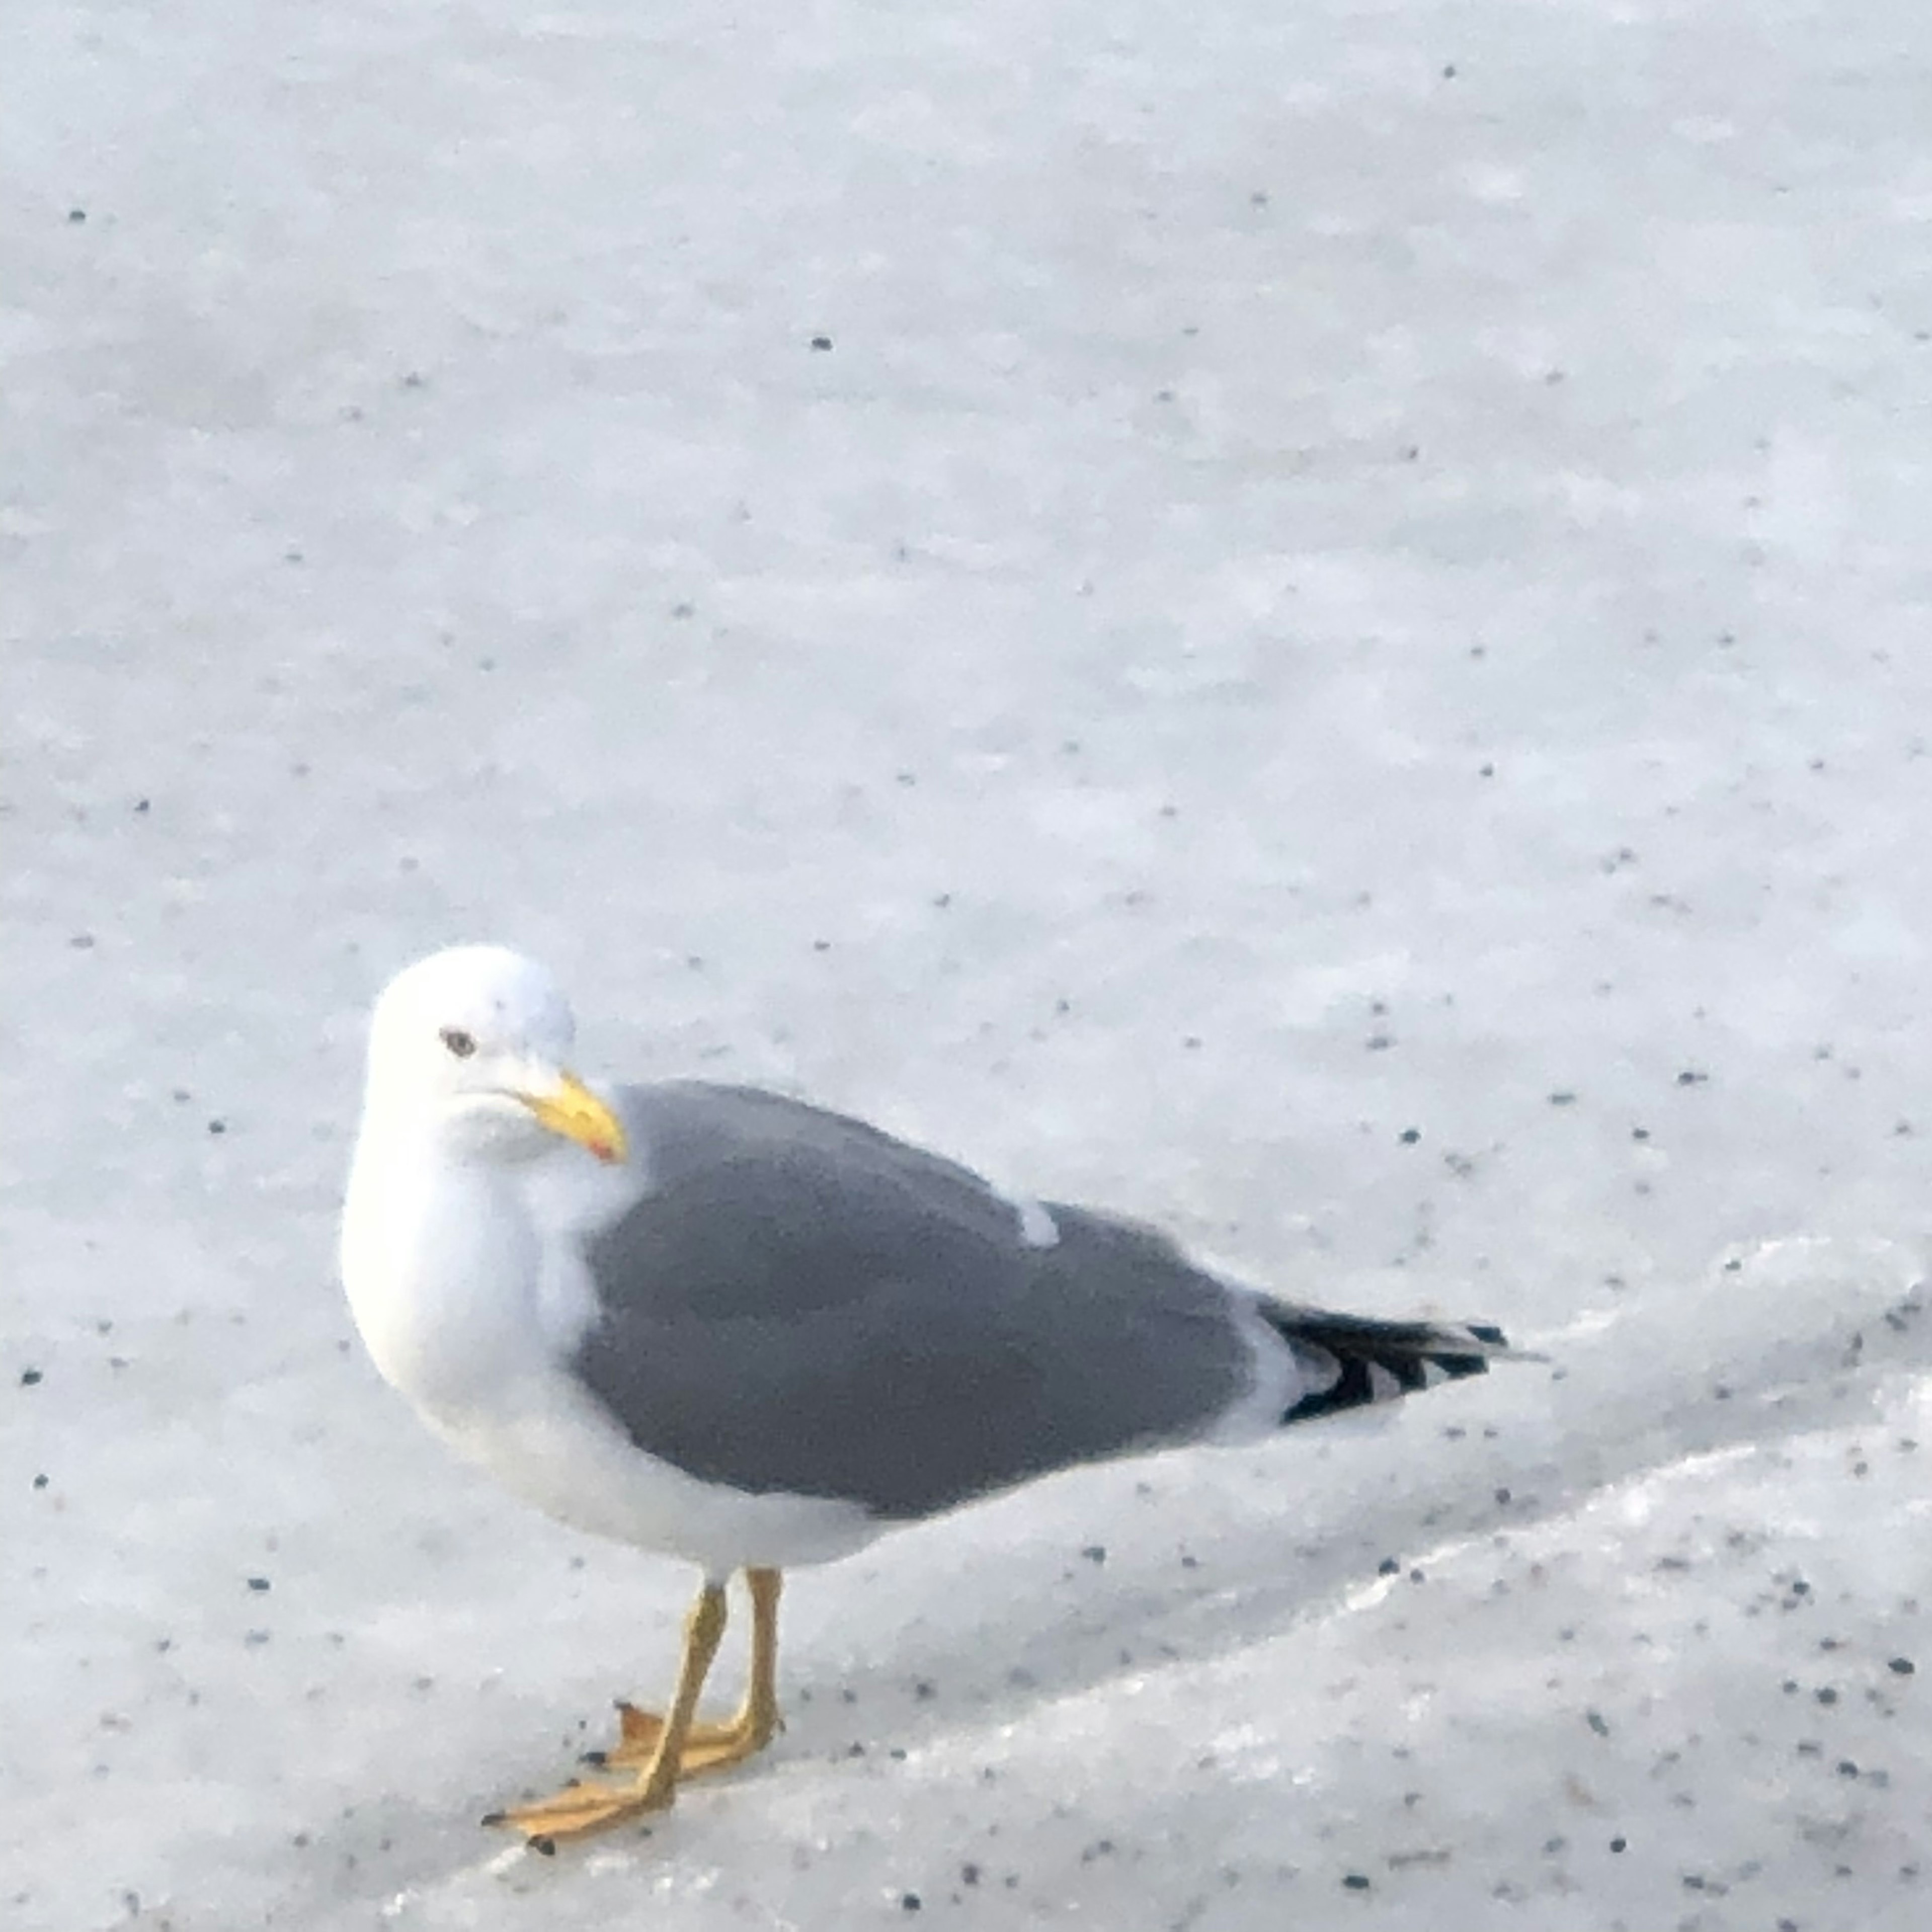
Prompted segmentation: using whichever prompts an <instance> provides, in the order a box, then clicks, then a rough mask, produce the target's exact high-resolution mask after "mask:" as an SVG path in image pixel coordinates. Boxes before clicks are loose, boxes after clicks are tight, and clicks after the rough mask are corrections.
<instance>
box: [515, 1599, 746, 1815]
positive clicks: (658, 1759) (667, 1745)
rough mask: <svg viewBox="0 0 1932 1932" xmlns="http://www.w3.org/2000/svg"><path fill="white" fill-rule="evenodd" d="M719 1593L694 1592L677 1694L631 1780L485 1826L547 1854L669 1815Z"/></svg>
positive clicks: (571, 1787) (599, 1785)
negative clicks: (508, 1831) (559, 1843)
mask: <svg viewBox="0 0 1932 1932" xmlns="http://www.w3.org/2000/svg"><path fill="white" fill-rule="evenodd" d="M724 1618H725V1609H724V1587H723V1586H722V1585H721V1584H717V1583H706V1585H705V1586H704V1587H703V1589H701V1590H700V1591H699V1592H698V1593H697V1601H696V1602H695V1603H694V1604H692V1605H691V1610H690V1613H689V1614H688V1616H686V1617H685V1620H684V1658H683V1661H682V1662H681V1663H680V1664H679V1666H678V1673H677V1689H676V1692H675V1693H674V1694H673V1696H672V1698H671V1705H670V1711H669V1712H668V1713H667V1715H666V1716H665V1718H664V1724H663V1726H662V1728H661V1731H660V1733H659V1735H658V1740H657V1744H656V1748H655V1749H654V1750H653V1751H652V1752H651V1753H650V1754H649V1757H647V1758H646V1760H644V1761H643V1763H640V1765H639V1766H637V1776H636V1777H635V1778H633V1779H632V1780H631V1781H629V1782H628V1784H607V1783H605V1782H604V1781H601V1780H599V1781H597V1782H595V1783H594V1784H592V1783H580V1784H567V1785H565V1787H564V1788H563V1789H562V1790H561V1791H559V1792H558V1793H556V1795H555V1796H553V1797H550V1798H544V1799H538V1801H537V1802H536V1803H535V1804H533V1805H514V1806H512V1807H511V1808H510V1809H509V1810H508V1811H493V1812H491V1813H490V1815H489V1817H487V1818H485V1819H484V1821H483V1822H484V1824H486V1825H513V1826H515V1827H516V1829H517V1830H518V1831H520V1832H522V1833H523V1835H524V1837H525V1838H527V1839H528V1840H529V1842H530V1843H531V1844H532V1846H535V1848H536V1849H538V1851H543V1852H547V1851H552V1850H554V1849H556V1840H557V1839H559V1838H576V1837H578V1836H580V1835H581V1834H583V1833H584V1832H598V1831H601V1830H602V1829H604V1827H605V1826H610V1825H619V1824H622V1823H624V1822H625V1820H627V1819H631V1818H640V1817H644V1816H645V1815H646V1814H648V1813H649V1812H652V1811H664V1810H666V1809H667V1808H669V1806H670V1802H671V1800H672V1799H673V1797H674V1796H676V1790H677V1777H678V1772H679V1768H680V1762H681V1760H682V1757H683V1755H684V1750H685V1743H686V1742H687V1740H688V1739H689V1737H690V1734H691V1720H692V1718H693V1716H694V1714H695V1713H696V1712H697V1698H698V1694H699V1693H700V1691H702V1690H703V1688H704V1679H705V1675H706V1673H707V1672H708V1671H709V1670H710V1668H711V1662H712V1658H715V1656H716V1655H718V1642H719V1640H720V1639H721V1638H722V1637H723V1636H724Z"/></svg>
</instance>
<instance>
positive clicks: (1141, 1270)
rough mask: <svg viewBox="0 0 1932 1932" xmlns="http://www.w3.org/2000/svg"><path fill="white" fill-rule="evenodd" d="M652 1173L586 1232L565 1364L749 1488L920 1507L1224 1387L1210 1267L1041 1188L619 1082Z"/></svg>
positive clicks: (828, 1124) (1040, 1467)
mask: <svg viewBox="0 0 1932 1932" xmlns="http://www.w3.org/2000/svg"><path fill="white" fill-rule="evenodd" d="M623 1101H624V1106H625V1113H626V1117H627V1118H628V1121H630V1123H631V1125H632V1127H633V1130H634V1133H636V1135H637V1138H638V1140H639V1143H640V1153H641V1154H642V1155H643V1161H644V1166H645V1170H646V1172H648V1174H649V1176H650V1180H651V1190H650V1192H649V1193H647V1194H646V1195H645V1196H643V1198H642V1199H640V1200H639V1201H638V1202H637V1203H636V1205H634V1207H632V1208H631V1209H630V1210H629V1211H628V1212H627V1213H626V1214H624V1215H623V1216H622V1218H620V1219H619V1220H617V1221H616V1222H615V1223H613V1224H612V1225H610V1226H608V1227H607V1228H606V1229H604V1230H603V1231H602V1232H601V1233H600V1234H599V1235H597V1236H596V1237H595V1238H593V1239H592V1241H590V1243H589V1246H588V1249H587V1256H588V1259H589V1265H590V1268H591V1271H592V1276H593V1278H594V1279H595V1283H596V1285H597V1289H598V1294H599V1296H600V1298H601V1301H602V1304H603V1314H602V1319H601V1321H600V1322H598V1324H597V1325H595V1327H594V1328H592V1331H590V1332H589V1334H587V1335H586V1337H585V1338H584V1340H583V1344H582V1346H581V1348H580V1352H579V1355H578V1357H577V1362H576V1364H575V1367H576V1369H577V1373H578V1374H579V1375H580V1377H581V1378H582V1379H583V1382H585V1384H586V1385H587V1386H588V1387H589V1389H590V1390H591V1391H592V1392H593V1393H594V1394H595V1395H596V1396H597V1397H598V1399H599V1400H601V1402H602V1403H604V1405H605V1406H606V1407H607V1409H609V1411H610V1413H611V1414H612V1415H613V1416H614V1417H615V1418H616V1420H617V1421H619V1422H620V1423H621V1424H622V1426H623V1427H624V1429H625V1430H626V1432H627V1433H628V1434H629V1436H630V1437H631V1440H632V1441H633V1442H635V1443H636V1444H637V1445H638V1447H639V1448H642V1449H643V1450H645V1451H648V1452H649V1454H652V1455H654V1456H657V1457H661V1458H662V1459H664V1460H666V1461H667V1462H670V1463H673V1464H675V1465H676V1466H678V1467H679V1468H680V1469H685V1470H687V1471H688V1472H690V1473H691V1474H692V1475H696V1476H699V1477H701V1478H705V1479H706V1480H708V1481H713V1482H718V1483H724V1484H730V1485H731V1486H733V1487H736V1488H739V1489H742V1490H749V1491H752V1492H754V1493H768V1492H772V1491H787V1492H790V1493H796V1494H802V1495H807V1496H832V1497H838V1498H841V1499H846V1500H848V1501H850V1502H855V1503H857V1504H859V1505H861V1506H862V1507H863V1508H865V1509H867V1510H868V1511H871V1512H872V1513H873V1514H875V1515H877V1516H880V1517H888V1518H898V1519H904V1518H911V1517H922V1516H926V1515H930V1514H934V1513H935V1512H937V1511H941V1510H944V1509H947V1508H950V1507H952V1506H953V1505H955V1504H958V1503H961V1502H965V1501H967V1500H968V1499H970V1498H971V1497H974V1496H980V1495H983V1494H986V1493H988V1492H989V1491H992V1490H999V1489H1003V1488H1005V1487H1008V1486H1009V1485H1010V1484H1015V1483H1018V1482H1021V1481H1024V1480H1025V1479H1026V1478H1028V1477H1031V1476H1034V1475H1040V1474H1042V1473H1043V1472H1046V1471H1048V1470H1051V1469H1061V1468H1064V1467H1066V1466H1070V1465H1071V1464H1073V1463H1082V1462H1088V1461H1093V1460H1098V1459H1100V1458H1102V1457H1108V1456H1112V1455H1115V1454H1121V1453H1122V1452H1124V1451H1129V1450H1132V1449H1136V1448H1145V1447H1148V1446H1151V1445H1156V1444H1158V1443H1161V1442H1174V1441H1183V1440H1186V1439H1189V1438H1190V1437H1191V1436H1196V1435H1198V1434H1199V1433H1202V1431H1203V1430H1205V1429H1207V1428H1208V1427H1211V1425H1212V1424H1213V1423H1214V1421H1216V1420H1217V1419H1218V1418H1219V1417H1220V1415H1221V1414H1222V1413H1223V1411H1224V1410H1225V1409H1226V1408H1227V1407H1228V1406H1229V1404H1230V1403H1232V1402H1233V1401H1234V1400H1236V1399H1237V1398H1238V1397H1239V1396H1241V1394H1244V1392H1245V1391H1246V1388H1247V1385H1248V1382H1249V1379H1250V1374H1251V1370H1250V1355H1249V1351H1248V1347H1247V1343H1246V1342H1245V1341H1244V1339H1243V1337H1242V1336H1241V1333H1240V1331H1238V1328H1237V1327H1236V1325H1235V1321H1234V1319H1233V1316H1232V1310H1231V1304H1230V1298H1229V1293H1228V1291H1227V1289H1226V1288H1225V1287H1224V1286H1223V1284H1222V1283H1220V1282H1219V1281H1217V1280H1215V1279H1214V1277H1212V1276H1210V1275H1208V1274H1204V1273H1202V1271H1199V1270H1198V1269H1196V1268H1193V1267H1192V1266H1191V1265H1190V1264H1189V1263H1188V1262H1187V1261H1186V1260H1185V1259H1184V1258H1183V1257H1182V1256H1181V1254H1180V1253H1178V1250H1176V1249H1175V1247H1173V1245H1172V1244H1171V1243H1170V1242H1169V1241H1166V1239H1165V1238H1163V1237H1162V1236H1160V1235H1157V1234H1156V1233H1154V1232H1151V1230H1148V1229H1144V1228H1140V1227H1137V1226H1133V1225H1132V1224H1130V1223H1126V1222H1122V1221H1118V1220H1113V1219H1111V1218H1110V1217H1107V1216H1105V1215H1102V1214H1095V1213H1093V1212H1091V1211H1088V1210H1084V1209H1079V1208H1067V1207H1061V1206H1058V1205H1055V1206H1052V1207H1051V1208H1050V1209H1049V1211H1050V1213H1051V1214H1052V1217H1053V1218H1054V1220H1055V1223H1057V1224H1058V1229H1059V1240H1058V1242H1057V1243H1056V1244H1055V1245H1053V1246H1051V1247H1030V1246H1028V1244H1027V1243H1026V1242H1025V1241H1024V1240H1023V1239H1022V1236H1021V1232H1020V1225H1019V1214H1018V1212H1017V1211H1016V1208H1015V1207H1014V1206H1013V1204H1012V1203H1011V1202H1007V1201H1006V1200H1004V1199H1001V1196H999V1195H998V1194H997V1193H995V1192H994V1190H992V1188H991V1187H989V1186H988V1184H986V1182H984V1181H982V1180H981V1179H980V1178H979V1177H978V1176H977V1175H974V1174H972V1173H971V1172H969V1171H968V1170H967V1169H965V1168H962V1167H959V1166H955V1165H954V1164H953V1163H950V1162H949V1161H945V1160H941V1159H939V1158H938V1157H936V1156H934V1155H932V1154H926V1153H925V1152H923V1151H921V1150H919V1149H918V1148H913V1147H910V1146H909V1145H907V1144H906V1143H904V1142H900V1141H897V1140H894V1139H892V1138H891V1137H890V1136H887V1135H885V1134H882V1133H879V1132H878V1131H877V1130H876V1129H874V1128H871V1127H867V1126H865V1124H863V1123H862V1122H860V1121H853V1120H850V1119H848V1118H846V1117H844V1116H843V1115H837V1114H832V1113H829V1112H825V1111H824V1110H823V1109H818V1108H814V1107H810V1106H805V1105H804V1104H803V1103H800V1102H797V1101H793V1100H786V1099H784V1098H783V1097H781V1096H778V1095H775V1094H766V1093H763V1092H760V1091H757V1090H755V1089H751V1088H731V1087H721V1086H714V1085H708V1084H705V1083H701V1082H679V1083H676V1084H673V1085H665V1086H661V1087H653V1088H635V1089H632V1090H630V1091H628V1092H627V1093H626V1094H625V1096H624V1097H623Z"/></svg>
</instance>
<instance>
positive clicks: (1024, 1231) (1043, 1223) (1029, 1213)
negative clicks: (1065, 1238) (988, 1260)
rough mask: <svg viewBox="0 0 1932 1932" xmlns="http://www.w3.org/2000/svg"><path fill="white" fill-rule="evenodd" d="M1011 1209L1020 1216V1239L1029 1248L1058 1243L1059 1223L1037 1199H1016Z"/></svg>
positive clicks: (1044, 1246) (1056, 1245) (1057, 1244)
mask: <svg viewBox="0 0 1932 1932" xmlns="http://www.w3.org/2000/svg"><path fill="white" fill-rule="evenodd" d="M1013 1210H1014V1212H1015V1213H1016V1214H1018V1215H1019V1217H1020V1239H1021V1240H1022V1241H1024V1242H1025V1244H1027V1246H1028V1247H1030V1248H1054V1247H1058V1246H1059V1245H1060V1223H1058V1222H1057V1221H1056V1220H1055V1219H1054V1218H1053V1217H1052V1215H1051V1214H1049V1213H1048V1212H1047V1211H1046V1208H1044V1207H1043V1206H1042V1205H1041V1204H1040V1202H1037V1201H1028V1200H1019V1201H1016V1202H1014V1203H1013Z"/></svg>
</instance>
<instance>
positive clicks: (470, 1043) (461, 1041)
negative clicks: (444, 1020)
mask: <svg viewBox="0 0 1932 1932" xmlns="http://www.w3.org/2000/svg"><path fill="white" fill-rule="evenodd" d="M443 1045H444V1046H446V1047H448V1048H449V1050H450V1052H452V1053H453V1054H455V1056H456V1057H457V1058H458V1060H467V1059H468V1058H469V1056H470V1055H472V1053H474V1052H475V1051H476V1036H475V1034H468V1033H465V1032H464V1031H463V1029H462V1028H460V1027H445V1028H443Z"/></svg>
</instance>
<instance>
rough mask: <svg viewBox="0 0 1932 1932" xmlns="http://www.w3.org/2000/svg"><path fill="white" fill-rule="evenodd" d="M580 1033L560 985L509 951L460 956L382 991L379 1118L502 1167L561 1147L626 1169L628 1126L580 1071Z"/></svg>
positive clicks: (376, 1038) (372, 1032)
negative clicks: (562, 1143)
mask: <svg viewBox="0 0 1932 1932" xmlns="http://www.w3.org/2000/svg"><path fill="white" fill-rule="evenodd" d="M576 1032H577V1027H576V1022H574V1020H573V1019H571V1012H570V1006H569V1003H568V1001H566V1000H565V998H564V997H563V993H562V989H560V988H559V986H558V985H557V983H556V980H553V978H552V977H550V974H548V973H547V971H544V968H542V967H541V966H539V965H538V964H537V963H536V962H535V960H533V959H525V958H524V957H523V956H522V955H521V954H520V953H512V952H511V951H510V950H508V948H507V947H501V946H453V947H449V949H448V950H446V951H444V952H441V953H431V955H430V956H429V957H428V959H419V960H418V961H417V962H416V964H415V965H413V966H409V967H406V968H404V970H403V971H401V972H400V973H398V974H397V975H396V977H395V978H394V979H393V980H391V981H390V982H389V985H388V986H386V987H385V988H384V989H383V994H382V997H381V998H380V999H378V1000H377V1002H376V1010H375V1013H374V1017H373V1019H371V1022H370V1028H369V1091H368V1116H369V1118H371V1119H372V1120H373V1119H374V1118H378V1117H379V1116H380V1117H383V1118H387V1119H389V1120H390V1121H395V1122H397V1123H401V1122H403V1121H407V1122H409V1123H410V1124H411V1125H412V1126H413V1127H416V1128H417V1129H419V1130H424V1131H427V1132H428V1133H431V1134H433V1135H434V1136H436V1137H437V1139H439V1140H440V1141H441V1142H443V1144H444V1145H446V1146H449V1147H451V1148H455V1149H458V1150H460V1151H462V1152H463V1153H466V1154H481V1155H485V1156H487V1157H491V1158H493V1159H495V1160H510V1161H514V1160H529V1159H531V1158H532V1157H535V1156H536V1155H538V1154H541V1153H544V1151H547V1150H548V1149H549V1148H552V1147H554V1146H555V1145H556V1136H559V1135H561V1136H562V1137H563V1139H565V1140H568V1141H574V1142H576V1143H577V1145H579V1146H580V1147H583V1148H588V1149H589V1151H590V1152H591V1153H592V1154H595V1156H596V1157H597V1158H598V1160H602V1161H618V1160H622V1159H623V1158H624V1156H625V1153H626V1151H627V1147H626V1142H625V1134H624V1129H623V1125H622V1122H621V1121H619V1119H618V1118H617V1117H616V1114H615V1113H614V1112H613V1111H612V1110H611V1109H610V1106H608V1105H607V1103H605V1102H604V1101H602V1100H599V1099H598V1097H597V1096H596V1095H595V1094H593V1093H592V1092H591V1091H590V1090H589V1088H587V1087H586V1086H585V1085H583V1082H581V1081H580V1080H579V1079H577V1076H576V1075H574V1073H571V1071H570V1070H569V1064H568V1063H569V1059H570V1050H571V1043H572V1042H573V1040H574V1039H575V1037H576Z"/></svg>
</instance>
